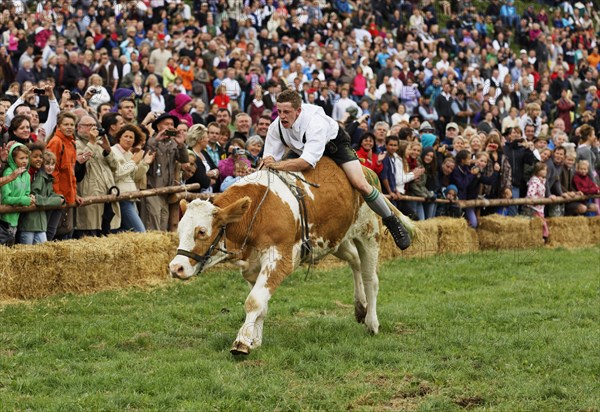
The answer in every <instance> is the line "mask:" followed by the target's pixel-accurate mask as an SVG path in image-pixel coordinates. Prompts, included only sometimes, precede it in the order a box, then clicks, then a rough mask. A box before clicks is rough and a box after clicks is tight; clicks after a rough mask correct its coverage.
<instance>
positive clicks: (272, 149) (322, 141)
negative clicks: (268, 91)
mask: <svg viewBox="0 0 600 412" xmlns="http://www.w3.org/2000/svg"><path fill="white" fill-rule="evenodd" d="M277 111H278V113H279V120H276V121H274V122H273V123H271V126H269V131H268V132H267V139H266V141H265V149H264V156H263V165H264V166H266V167H268V168H270V169H274V170H285V171H290V172H300V171H305V170H308V169H310V168H314V167H315V165H316V164H317V162H318V161H319V159H321V157H322V156H323V155H325V156H328V157H330V158H331V159H332V160H333V161H334V162H335V163H336V164H338V165H340V166H341V168H342V170H343V171H344V173H345V174H346V176H347V177H348V180H349V181H350V184H351V185H352V187H354V188H355V189H356V190H358V191H359V192H360V194H361V195H362V196H363V198H364V200H365V202H366V203H367V205H368V206H369V207H370V208H371V209H372V210H373V211H374V212H375V213H377V214H378V215H379V216H381V218H382V221H383V224H384V225H385V226H386V227H387V228H388V230H389V231H390V234H391V235H392V238H393V239H394V242H395V243H396V245H397V246H398V247H399V248H400V249H402V250H404V249H406V248H407V247H409V246H410V242H411V239H410V236H409V234H408V232H407V231H406V228H404V227H403V226H402V223H401V222H400V220H399V219H398V217H397V216H396V215H395V214H394V213H392V210H391V209H390V207H389V205H388V202H386V200H385V198H384V197H383V196H382V195H381V193H380V192H379V190H377V189H376V188H374V187H373V186H372V185H371V184H369V183H368V182H367V180H366V179H365V176H364V174H363V168H362V166H361V164H360V161H359V160H358V157H357V156H356V153H355V152H354V150H353V149H352V147H351V146H350V136H348V133H346V131H345V130H344V129H343V128H341V127H340V126H339V125H338V123H337V122H336V121H335V120H333V119H332V118H331V117H329V116H327V115H326V114H325V112H324V111H323V108H321V107H320V106H316V105H312V104H302V99H301V98H300V95H299V94H298V93H296V92H295V91H294V90H290V89H288V90H285V91H283V92H281V93H280V94H279V96H278V97H277ZM288 149H289V150H288ZM286 151H287V154H286ZM284 156H285V157H286V158H285V159H284V160H281V159H283V158H284Z"/></svg>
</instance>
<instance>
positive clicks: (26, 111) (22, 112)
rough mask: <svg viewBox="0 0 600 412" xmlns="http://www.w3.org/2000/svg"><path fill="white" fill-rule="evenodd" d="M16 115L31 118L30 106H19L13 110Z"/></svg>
mask: <svg viewBox="0 0 600 412" xmlns="http://www.w3.org/2000/svg"><path fill="white" fill-rule="evenodd" d="M15 115H16V116H25V117H27V118H28V119H29V120H31V108H30V107H29V106H21V107H19V108H18V109H17V110H16V111H15Z"/></svg>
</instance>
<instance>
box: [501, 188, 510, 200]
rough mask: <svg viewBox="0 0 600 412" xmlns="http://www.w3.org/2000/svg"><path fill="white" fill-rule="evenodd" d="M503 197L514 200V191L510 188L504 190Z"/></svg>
mask: <svg viewBox="0 0 600 412" xmlns="http://www.w3.org/2000/svg"><path fill="white" fill-rule="evenodd" d="M502 197H503V198H504V199H512V190H510V189H508V188H506V189H504V192H502Z"/></svg>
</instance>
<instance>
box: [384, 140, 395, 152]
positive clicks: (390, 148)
mask: <svg viewBox="0 0 600 412" xmlns="http://www.w3.org/2000/svg"><path fill="white" fill-rule="evenodd" d="M385 150H386V151H387V152H388V153H389V154H391V155H393V154H394V153H397V152H398V142H397V141H396V140H390V141H389V142H387V143H386V144H385Z"/></svg>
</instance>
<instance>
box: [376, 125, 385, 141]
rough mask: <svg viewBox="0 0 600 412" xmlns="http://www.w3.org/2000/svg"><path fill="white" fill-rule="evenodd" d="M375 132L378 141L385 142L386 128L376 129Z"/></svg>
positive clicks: (379, 127)
mask: <svg viewBox="0 0 600 412" xmlns="http://www.w3.org/2000/svg"><path fill="white" fill-rule="evenodd" d="M374 132H375V133H374V134H375V138H376V139H377V141H381V140H385V137H386V136H387V129H386V128H385V126H377V127H375V130H374Z"/></svg>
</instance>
